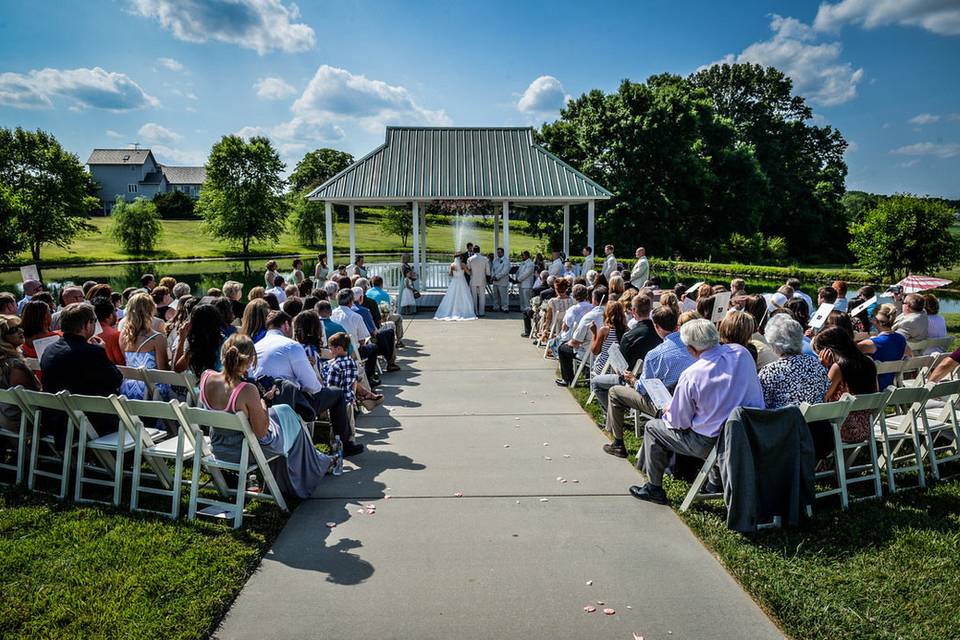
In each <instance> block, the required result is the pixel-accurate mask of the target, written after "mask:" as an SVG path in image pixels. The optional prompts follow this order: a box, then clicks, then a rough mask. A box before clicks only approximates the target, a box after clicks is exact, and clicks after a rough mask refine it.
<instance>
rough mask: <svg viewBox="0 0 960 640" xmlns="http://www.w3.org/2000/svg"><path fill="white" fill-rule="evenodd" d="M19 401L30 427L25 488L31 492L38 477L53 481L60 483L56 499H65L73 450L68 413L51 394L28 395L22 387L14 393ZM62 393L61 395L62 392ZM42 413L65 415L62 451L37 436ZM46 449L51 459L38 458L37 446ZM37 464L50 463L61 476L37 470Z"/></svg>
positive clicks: (51, 439) (51, 440)
mask: <svg viewBox="0 0 960 640" xmlns="http://www.w3.org/2000/svg"><path fill="white" fill-rule="evenodd" d="M14 391H15V392H16V394H17V396H18V397H19V398H20V403H21V405H22V406H23V407H25V408H27V410H28V411H27V419H28V420H29V421H30V423H31V436H30V437H31V439H30V462H29V466H28V468H27V488H28V489H30V490H31V491H33V490H35V489H36V480H37V477H38V476H39V477H44V478H52V479H54V480H58V481H59V482H60V492H59V493H58V494H57V497H58V498H60V499H61V500H62V499H64V498H66V497H67V487H68V485H69V484H70V463H71V459H72V448H73V430H74V421H73V419H71V418H70V417H69V416H68V415H66V414H67V409H66V407H65V406H64V404H63V400H62V399H61V398H60V397H59V396H58V395H54V394H52V393H44V392H43V391H31V390H29V389H24V388H23V387H16V388H15V389H14ZM61 393H64V392H61ZM44 409H46V410H47V411H58V412H60V413H63V414H65V417H64V421H63V425H62V427H63V431H64V440H63V442H64V443H65V444H64V447H63V449H62V450H60V449H58V447H57V446H56V438H54V437H53V436H52V435H45V436H42V437H41V435H40V423H41V418H42V414H43V411H44ZM41 444H43V445H44V446H46V447H48V448H49V449H50V450H51V451H52V452H53V455H52V456H41V455H40V445H41ZM40 460H44V461H49V462H53V463H54V464H55V465H57V466H59V467H60V472H59V473H57V472H56V471H46V470H43V469H40V468H39V462H40Z"/></svg>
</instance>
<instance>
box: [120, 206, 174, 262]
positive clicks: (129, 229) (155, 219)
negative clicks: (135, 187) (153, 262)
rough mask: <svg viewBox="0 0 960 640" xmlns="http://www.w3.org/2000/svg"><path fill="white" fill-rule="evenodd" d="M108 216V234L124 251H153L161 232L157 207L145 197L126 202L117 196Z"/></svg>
mask: <svg viewBox="0 0 960 640" xmlns="http://www.w3.org/2000/svg"><path fill="white" fill-rule="evenodd" d="M110 217H111V218H112V219H113V224H112V225H111V227H110V235H112V236H113V237H114V239H115V240H116V241H117V242H118V243H120V247H121V248H122V249H123V251H124V252H125V253H129V254H133V255H140V254H143V253H147V252H149V251H153V250H154V248H155V247H156V246H157V244H158V243H159V241H160V236H161V235H162V234H163V225H162V224H161V222H160V216H159V215H158V214H157V207H156V206H155V205H154V204H153V203H152V202H150V201H149V200H147V199H146V198H137V199H136V200H134V201H133V202H127V201H126V200H125V199H124V197H123V196H117V201H116V203H115V204H114V205H113V209H112V210H111V212H110Z"/></svg>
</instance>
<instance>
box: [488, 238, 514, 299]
mask: <svg viewBox="0 0 960 640" xmlns="http://www.w3.org/2000/svg"><path fill="white" fill-rule="evenodd" d="M490 270H491V275H492V276H493V294H494V299H493V303H494V305H496V308H497V309H500V311H503V312H504V313H506V312H507V311H509V310H510V261H509V260H507V257H506V256H505V255H504V254H503V248H500V249H497V257H496V258H494V259H493V265H491V267H490Z"/></svg>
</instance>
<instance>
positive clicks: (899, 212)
mask: <svg viewBox="0 0 960 640" xmlns="http://www.w3.org/2000/svg"><path fill="white" fill-rule="evenodd" d="M955 220H956V212H954V211H953V210H952V209H951V208H950V207H948V206H946V205H945V204H943V203H942V202H937V201H935V200H932V199H928V198H918V197H916V196H913V195H910V194H897V195H895V196H892V197H890V198H885V199H882V200H880V201H879V202H878V203H877V205H876V207H874V208H873V209H872V210H870V211H869V212H868V213H867V214H866V215H865V216H864V218H863V222H861V223H858V224H854V225H852V226H851V227H850V233H851V235H852V236H853V240H852V241H851V242H850V250H851V251H853V253H854V255H856V256H857V264H858V265H859V266H860V267H862V268H864V269H866V270H868V271H869V272H870V273H872V274H875V275H877V276H886V277H888V278H890V279H891V280H897V279H899V278H900V277H901V276H903V275H904V274H906V273H917V274H929V273H932V272H936V271H938V270H940V269H946V268H949V267H952V266H953V265H954V264H956V263H957V262H958V261H960V243H958V240H957V239H956V238H955V237H954V236H953V234H952V233H950V226H951V225H952V224H953V223H954V221H955Z"/></svg>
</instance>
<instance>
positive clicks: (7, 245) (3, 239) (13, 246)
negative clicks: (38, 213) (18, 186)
mask: <svg viewBox="0 0 960 640" xmlns="http://www.w3.org/2000/svg"><path fill="white" fill-rule="evenodd" d="M22 209H23V206H22V205H21V204H20V198H19V197H18V196H17V194H15V193H14V192H13V191H12V190H11V189H10V188H9V187H6V186H4V185H2V184H0V260H3V261H4V262H6V261H9V260H12V259H13V258H14V257H15V256H16V255H17V254H18V253H20V252H21V251H23V238H21V237H20V234H19V233H18V232H17V229H16V219H17V216H19V215H20V214H21V211H22Z"/></svg>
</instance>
